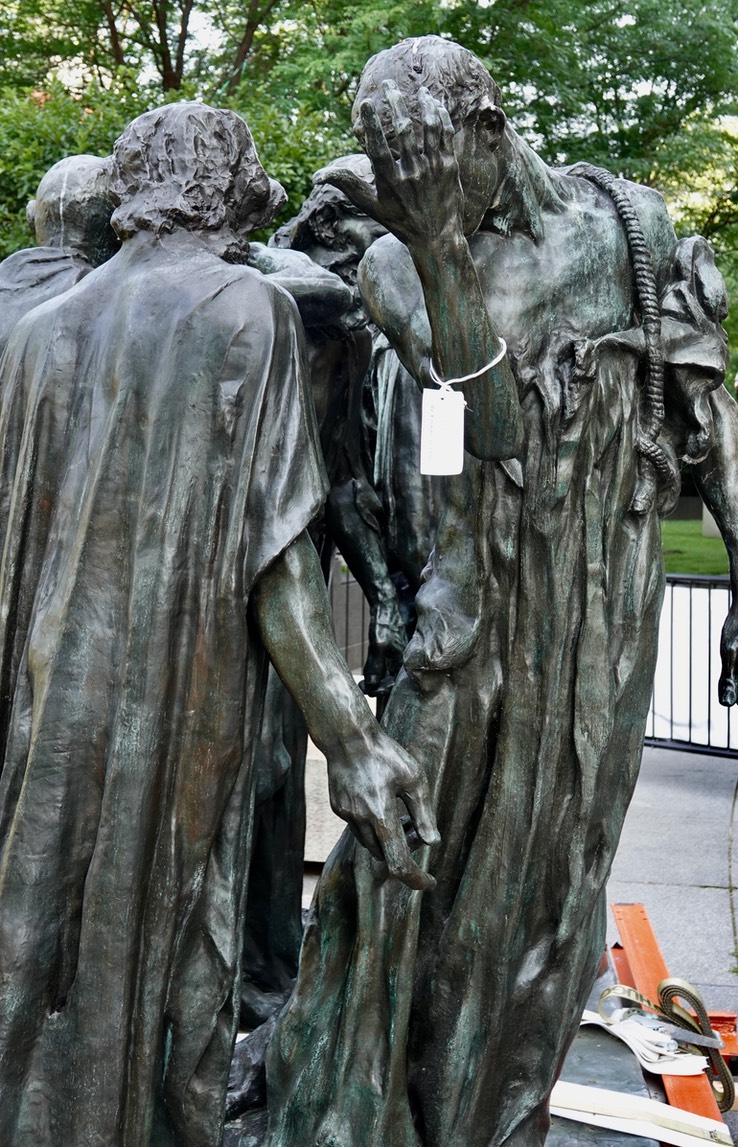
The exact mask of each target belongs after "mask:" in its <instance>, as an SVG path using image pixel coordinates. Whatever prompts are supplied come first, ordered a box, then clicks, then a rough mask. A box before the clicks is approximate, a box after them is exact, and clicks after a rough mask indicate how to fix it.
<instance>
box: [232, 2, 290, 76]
mask: <svg viewBox="0 0 738 1147" xmlns="http://www.w3.org/2000/svg"><path fill="white" fill-rule="evenodd" d="M278 3H279V0H267V3H266V4H265V5H264V7H263V8H262V10H261V11H259V0H250V3H249V6H248V9H247V14H246V26H245V28H244V31H243V36H242V37H241V40H240V42H239V44H238V47H237V48H236V55H235V58H234V61H233V71H232V72H231V76H230V79H229V81H228V86H227V88H226V91H227V93H228V95H232V94H233V92H235V90H236V88H237V87H238V85H239V83H240V81H241V76H242V74H243V66H244V64H245V63H246V59H247V57H248V54H249V52H250V51H251V46H252V44H253V42H254V36H255V35H256V32H257V30H258V28H259V26H260V24H263V23H264V21H265V20H266V18H267V16H268V15H269V13H270V12H271V11H272V9H273V8H275V7H276V5H277V4H278Z"/></svg>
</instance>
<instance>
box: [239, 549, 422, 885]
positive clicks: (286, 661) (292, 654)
mask: <svg viewBox="0 0 738 1147" xmlns="http://www.w3.org/2000/svg"><path fill="white" fill-rule="evenodd" d="M252 608H253V612H254V616H255V619H256V623H257V625H258V628H259V632H260V634H261V638H262V641H263V642H264V645H265V647H266V650H267V653H268V654H269V656H270V658H271V660H272V663H273V665H274V667H275V669H276V670H277V672H278V674H279V676H280V677H281V678H282V681H283V682H284V684H285V685H286V687H287V688H288V689H289V691H290V693H291V694H292V696H293V697H294V699H295V701H296V702H297V704H298V706H299V707H300V709H301V710H302V712H303V715H304V717H305V720H306V722H307V726H308V729H309V731H310V735H311V737H312V738H313V740H314V741H315V743H316V745H317V746H318V747H319V748H320V749H322V751H323V752H324V753H325V755H326V758H327V760H328V776H329V785H330V794H331V805H332V807H333V809H334V811H335V812H336V813H338V815H339V816H341V817H343V818H344V820H346V821H347V822H348V824H349V827H350V828H351V830H352V832H353V833H354V835H355V836H356V837H357V839H358V840H359V841H360V842H361V843H362V844H364V845H366V847H367V848H368V849H369V851H370V852H371V853H372V854H373V855H374V856H375V857H377V858H379V859H384V860H385V861H386V863H387V866H388V868H389V870H390V872H391V873H392V875H394V876H397V877H398V878H399V879H400V880H402V881H403V882H404V883H405V884H408V885H409V886H410V887H411V888H419V889H428V888H432V887H434V884H435V882H434V881H433V879H432V877H430V876H428V875H427V873H425V872H423V871H422V869H420V868H418V866H417V865H416V864H415V862H414V861H413V859H412V856H411V854H410V850H409V848H408V845H407V842H406V840H405V834H404V830H403V828H402V824H401V821H400V816H399V812H398V806H397V798H398V797H399V798H401V799H402V800H403V801H404V803H405V805H406V807H407V810H408V812H409V813H410V816H411V818H412V820H413V822H414V825H415V829H416V831H417V833H418V836H420V838H421V840H424V841H425V842H426V843H427V844H432V843H435V842H436V841H437V840H438V833H437V830H436V826H435V819H434V817H433V814H432V812H431V810H430V805H429V801H428V789H427V782H426V780H425V777H424V775H423V773H422V770H421V769H420V766H419V765H418V764H417V762H416V761H414V760H413V758H412V757H410V756H409V755H408V754H407V753H406V752H405V751H404V750H403V749H402V748H401V747H400V746H399V745H397V744H395V742H394V741H393V740H392V739H391V738H390V737H388V736H387V734H386V733H385V732H384V731H383V730H382V729H381V728H380V726H379V725H378V724H377V722H376V721H375V719H374V717H373V716H372V714H371V712H370V711H369V709H368V707H367V704H366V701H365V699H364V697H363V695H362V694H361V692H360V690H359V688H358V686H357V685H356V682H355V681H354V679H353V677H352V676H351V674H350V672H349V670H348V667H347V665H346V662H345V661H344V660H343V658H342V657H341V654H340V652H339V650H338V646H337V645H336V641H335V638H334V636H333V627H332V624H331V617H330V609H329V605H328V595H327V593H326V589H325V583H324V581H323V575H322V572H321V569H320V562H319V560H318V555H317V553H316V551H315V547H314V546H313V544H312V542H311V540H310V538H309V536H308V534H307V533H306V532H303V533H302V534H300V536H299V537H298V538H297V540H296V541H294V542H293V543H292V545H291V546H288V548H287V549H286V550H285V551H284V552H283V553H282V554H281V555H280V557H279V558H277V560H276V561H275V562H274V563H273V564H272V565H271V566H270V567H269V569H268V570H267V571H266V572H265V573H264V574H263V575H262V576H261V578H260V579H259V582H258V584H257V585H256V586H255V588H254V590H253V593H252Z"/></svg>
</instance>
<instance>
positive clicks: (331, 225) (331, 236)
mask: <svg viewBox="0 0 738 1147" xmlns="http://www.w3.org/2000/svg"><path fill="white" fill-rule="evenodd" d="M337 219H338V212H337V210H336V208H335V207H334V205H333V204H332V203H323V204H322V205H321V206H320V207H319V208H318V210H317V211H316V212H315V214H314V215H313V218H312V220H311V222H312V228H313V234H314V235H315V238H316V239H318V240H319V241H320V242H321V243H325V245H326V247H332V246H333V244H334V243H335V241H336V223H337Z"/></svg>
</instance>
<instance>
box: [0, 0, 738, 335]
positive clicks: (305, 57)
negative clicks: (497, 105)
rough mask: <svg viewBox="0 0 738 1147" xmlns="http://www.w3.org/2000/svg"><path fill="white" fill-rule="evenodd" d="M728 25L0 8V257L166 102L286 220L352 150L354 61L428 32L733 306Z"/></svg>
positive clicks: (718, 0)
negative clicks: (203, 117)
mask: <svg viewBox="0 0 738 1147" xmlns="http://www.w3.org/2000/svg"><path fill="white" fill-rule="evenodd" d="M157 13H158V17H157ZM737 18H738V0H709V2H702V0H589V3H587V4H586V5H585V4H582V3H581V2H580V0H385V2H380V0H366V2H364V3H358V4H357V3H356V0H310V3H306V2H305V0H218V2H217V3H216V2H215V0H194V2H193V0H167V3H165V4H163V5H162V4H159V5H158V6H157V7H156V11H155V9H154V6H153V4H152V0H116V3H115V6H113V4H112V2H111V0H65V3H64V4H63V5H59V4H58V2H57V0H5V3H4V4H3V5H2V7H1V8H0V90H2V93H3V94H2V95H1V96H0V254H3V253H6V252H7V251H9V250H10V249H12V248H13V247H14V246H17V245H18V244H24V243H25V242H26V241H27V235H26V231H25V223H24V222H23V214H24V210H25V203H26V201H27V199H28V198H29V197H30V196H31V195H32V193H33V191H34V190H35V187H36V185H37V183H38V180H39V179H40V177H41V176H42V175H43V172H44V171H45V170H46V169H47V168H48V167H49V166H50V165H51V163H53V162H55V161H56V160H57V159H60V158H61V157H62V156H64V155H68V154H70V153H73V152H75V151H80V150H87V151H93V152H99V153H105V152H108V151H109V150H110V148H111V146H112V143H113V141H114V139H115V137H116V136H117V134H118V133H119V132H120V130H121V128H122V127H123V126H124V124H125V122H126V121H127V120H128V119H130V118H131V117H132V116H134V115H136V114H138V113H139V112H140V111H142V110H144V108H146V107H150V106H155V105H156V104H157V103H160V102H162V101H163V100H166V99H171V98H179V97H180V96H183V95H189V96H197V95H200V96H202V97H203V98H205V99H207V100H208V101H209V102H211V103H215V104H224V105H227V106H231V107H234V108H236V109H237V110H238V111H240V112H241V113H242V114H243V115H244V116H245V117H246V119H247V120H248V121H249V123H250V125H251V128H252V131H253V134H254V138H255V139H256V142H257V146H258V148H259V151H260V154H261V157H262V160H263V161H264V163H265V165H266V167H267V169H268V170H269V171H270V172H271V173H272V174H273V175H274V176H275V177H276V178H278V179H280V181H281V182H282V183H283V184H284V186H285V188H286V189H287V192H288V195H289V204H288V208H287V212H294V210H296V208H297V207H298V205H299V203H300V201H301V200H302V198H303V197H304V195H305V194H306V193H307V191H308V190H309V188H310V184H311V175H312V173H313V171H315V170H316V168H318V167H319V166H321V165H322V164H323V163H325V162H326V161H327V160H329V159H331V158H333V157H335V156H336V155H339V154H341V153H343V152H346V151H352V150H354V148H355V146H356V145H355V143H354V140H353V137H352V135H351V130H350V111H351V103H352V100H353V96H354V93H355V91H356V85H357V82H358V77H359V75H360V72H361V69H362V67H363V65H364V63H365V62H366V60H367V58H368V57H369V56H370V55H372V54H373V53H375V52H377V51H380V50H381V49H382V48H385V47H387V46H389V45H390V44H392V43H395V42H396V41H397V40H398V39H400V38H402V37H404V36H416V35H421V34H423V33H426V32H436V33H438V34H440V35H444V36H449V37H452V38H453V39H456V40H458V41H459V42H460V43H462V44H464V45H465V46H466V47H468V48H470V49H471V50H472V51H474V52H476V53H477V55H479V56H480V58H481V59H482V60H483V61H484V62H485V63H486V64H487V65H488V67H489V68H490V70H491V71H492V73H493V75H494V76H495V78H496V79H497V80H498V82H499V83H500V86H501V88H502V91H503V100H504V106H505V108H506V111H507V113H508V115H509V116H510V118H511V120H512V122H513V123H514V124H515V126H516V127H517V129H518V130H519V131H521V132H522V134H523V135H525V136H526V138H528V139H529V141H530V142H531V143H532V144H533V145H534V146H535V147H536V148H537V149H538V150H539V151H540V152H541V154H542V155H543V156H544V158H545V159H547V160H548V162H551V163H555V164H556V163H559V164H563V163H572V162H575V161H577V160H580V159H585V158H586V159H587V160H589V161H590V162H593V163H596V164H601V165H602V166H605V167H607V168H609V169H610V170H611V171H614V172H617V173H622V174H624V175H628V176H630V177H631V178H634V179H638V180H640V181H642V182H646V183H649V184H651V185H653V186H656V187H658V188H660V189H661V190H662V191H663V192H664V193H665V195H666V196H667V200H668V202H669V204H670V207H671V208H672V209H673V212H674V214H675V218H676V222H677V227H678V229H679V230H680V231H681V232H682V233H686V232H688V231H694V230H697V231H700V232H701V233H702V234H704V235H705V236H706V237H707V238H708V239H709V240H710V241H711V242H712V243H713V245H714V246H715V248H716V251H717V253H718V260H719V265H720V267H721V269H722V271H723V274H724V275H725V277H726V279H727V280H728V282H729V284H730V285H731V286H732V285H733V283H735V285H736V288H738V127H737V126H736V125H737V124H738V120H734V119H732V118H731V117H732V116H733V115H738V100H737V98H736V97H737V93H738V51H736V47H737V45H736V27H737ZM193 30H194V33H193ZM54 77H56V78H54ZM287 212H286V213H287ZM731 324H732V325H730V328H729V329H730V333H731V344H732V345H735V346H738V317H737V318H736V320H735V322H734V323H732V321H731Z"/></svg>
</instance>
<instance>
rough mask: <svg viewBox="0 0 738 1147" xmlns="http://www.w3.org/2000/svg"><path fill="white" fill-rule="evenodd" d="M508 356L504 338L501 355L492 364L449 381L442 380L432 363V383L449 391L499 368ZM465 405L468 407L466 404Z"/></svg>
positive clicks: (501, 342) (496, 356)
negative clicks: (454, 386) (455, 385)
mask: <svg viewBox="0 0 738 1147" xmlns="http://www.w3.org/2000/svg"><path fill="white" fill-rule="evenodd" d="M506 354H507V343H506V342H505V340H504V339H503V338H500V350H499V354H497V355H495V357H494V358H493V359H492V361H491V362H488V363H487V365H486V366H483V367H482V368H481V370H475V371H474V372H473V374H461V375H459V377H458V378H447V379H443V378H441V377H440V376H439V375H438V373H437V371H436V368H435V366H434V365H433V362H432V361H431V364H430V372H429V373H430V377H431V382H435V383H436V385H437V386H440V388H441V390H444V391H448V390H450V388H451V387H452V386H453V385H454V383H456V382H470V381H471V379H473V378H479V377H480V375H482V374H485V373H486V372H487V371H488V370H491V369H492V367H493V366H497V364H498V363H500V362H502V360H503V358H504V357H505V355H506ZM464 405H466V403H465V404H464Z"/></svg>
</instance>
